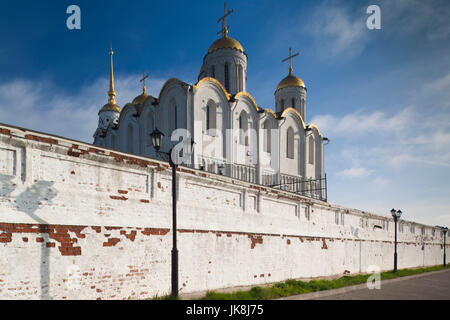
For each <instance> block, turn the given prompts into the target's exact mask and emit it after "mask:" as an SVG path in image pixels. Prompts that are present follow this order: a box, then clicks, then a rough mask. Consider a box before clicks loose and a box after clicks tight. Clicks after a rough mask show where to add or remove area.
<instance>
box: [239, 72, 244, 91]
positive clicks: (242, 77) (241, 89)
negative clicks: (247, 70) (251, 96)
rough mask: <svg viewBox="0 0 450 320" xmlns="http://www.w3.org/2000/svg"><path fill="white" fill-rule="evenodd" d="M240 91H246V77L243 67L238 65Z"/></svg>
mask: <svg viewBox="0 0 450 320" xmlns="http://www.w3.org/2000/svg"><path fill="white" fill-rule="evenodd" d="M238 91H239V92H241V91H244V76H243V68H242V65H238Z"/></svg>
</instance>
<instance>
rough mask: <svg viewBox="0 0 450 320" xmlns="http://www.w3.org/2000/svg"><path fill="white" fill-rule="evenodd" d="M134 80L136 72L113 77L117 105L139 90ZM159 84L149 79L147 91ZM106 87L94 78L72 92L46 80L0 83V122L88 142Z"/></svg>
mask: <svg viewBox="0 0 450 320" xmlns="http://www.w3.org/2000/svg"><path fill="white" fill-rule="evenodd" d="M136 79H139V75H128V76H120V75H118V76H116V79H115V89H116V92H117V97H116V100H117V103H118V104H119V105H120V106H122V107H123V106H124V104H126V103H127V102H130V101H132V100H133V98H134V97H136V96H137V95H139V94H140V93H141V87H140V84H139V81H137V80H136ZM163 83H164V80H162V79H152V81H151V82H150V93H151V94H153V95H158V94H159V91H160V89H161V87H162V85H163ZM108 86H109V83H108V79H107V78H98V79H96V80H95V81H93V82H92V83H88V84H85V85H83V86H82V87H81V88H80V89H79V90H77V91H76V92H68V91H67V90H66V89H64V88H62V87H60V86H58V85H57V84H55V83H53V82H51V81H48V80H46V79H41V81H36V80H29V79H18V80H14V81H11V82H4V83H0V122H2V123H6V124H11V125H17V126H21V127H25V128H28V129H34V130H38V131H43V132H46V133H52V134H57V135H61V136H64V137H68V138H72V139H76V140H81V141H85V142H88V143H91V142H92V141H93V138H92V135H93V133H94V131H95V129H96V128H97V122H98V111H99V110H100V108H101V107H102V106H103V105H104V104H106V103H107V101H108V97H107V94H106V92H107V91H108Z"/></svg>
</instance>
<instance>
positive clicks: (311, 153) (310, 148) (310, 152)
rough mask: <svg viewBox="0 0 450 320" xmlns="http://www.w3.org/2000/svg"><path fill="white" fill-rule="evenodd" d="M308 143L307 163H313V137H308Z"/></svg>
mask: <svg viewBox="0 0 450 320" xmlns="http://www.w3.org/2000/svg"><path fill="white" fill-rule="evenodd" d="M308 145H309V152H308V153H309V157H308V158H309V159H308V163H309V164H314V138H313V137H312V136H310V137H309V139H308Z"/></svg>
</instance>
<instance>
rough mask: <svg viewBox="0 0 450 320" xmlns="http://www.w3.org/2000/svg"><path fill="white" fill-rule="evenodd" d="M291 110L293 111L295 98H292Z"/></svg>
mask: <svg viewBox="0 0 450 320" xmlns="http://www.w3.org/2000/svg"><path fill="white" fill-rule="evenodd" d="M292 108H294V109H295V98H292Z"/></svg>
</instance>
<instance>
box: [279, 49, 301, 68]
mask: <svg viewBox="0 0 450 320" xmlns="http://www.w3.org/2000/svg"><path fill="white" fill-rule="evenodd" d="M296 56H298V52H297V53H296V54H294V55H292V48H289V57H287V58H286V59H284V60H282V61H281V62H286V61H288V60H289V74H292V59H293V58H295V57H296Z"/></svg>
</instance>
